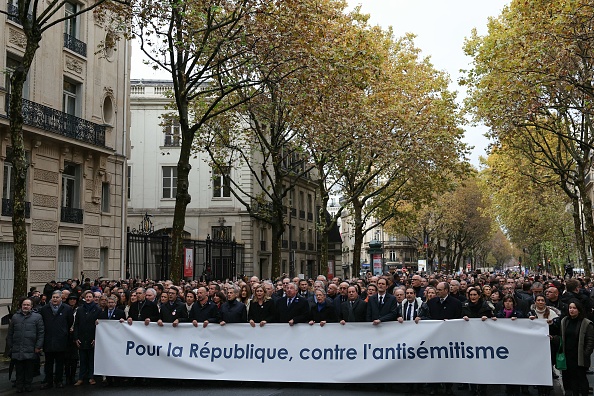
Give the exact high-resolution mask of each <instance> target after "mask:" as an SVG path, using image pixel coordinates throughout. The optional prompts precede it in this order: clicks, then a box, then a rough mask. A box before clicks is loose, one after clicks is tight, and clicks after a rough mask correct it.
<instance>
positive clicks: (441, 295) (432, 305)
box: [423, 282, 462, 395]
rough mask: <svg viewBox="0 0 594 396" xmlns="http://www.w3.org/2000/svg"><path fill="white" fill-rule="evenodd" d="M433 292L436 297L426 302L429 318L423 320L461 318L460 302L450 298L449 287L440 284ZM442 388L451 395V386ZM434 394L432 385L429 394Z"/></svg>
mask: <svg viewBox="0 0 594 396" xmlns="http://www.w3.org/2000/svg"><path fill="white" fill-rule="evenodd" d="M435 290H436V291H437V297H433V298H432V299H431V300H429V301H427V307H428V308H429V317H428V318H423V319H431V320H447V319H460V318H462V302H460V300H458V299H457V298H454V297H452V296H450V285H449V284H448V283H447V282H440V283H438V284H437V287H436V288H435ZM444 386H445V394H446V395H452V394H453V392H452V384H444ZM436 392H437V386H436V384H433V386H432V387H431V390H430V391H429V394H430V395H434V394H435V393H436Z"/></svg>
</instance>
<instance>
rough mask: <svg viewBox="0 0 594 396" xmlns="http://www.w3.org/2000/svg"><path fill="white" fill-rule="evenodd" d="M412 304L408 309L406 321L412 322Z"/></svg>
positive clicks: (409, 304)
mask: <svg viewBox="0 0 594 396" xmlns="http://www.w3.org/2000/svg"><path fill="white" fill-rule="evenodd" d="M411 308H412V304H411V303H408V308H407V309H406V320H412V318H411V317H410V316H411V312H412V309H411Z"/></svg>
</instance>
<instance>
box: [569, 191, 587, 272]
mask: <svg viewBox="0 0 594 396" xmlns="http://www.w3.org/2000/svg"><path fill="white" fill-rule="evenodd" d="M571 203H572V207H573V211H572V212H571V215H572V217H573V228H574V233H575V241H576V244H577V248H578V255H579V257H578V260H580V261H581V262H582V264H583V266H584V268H586V267H588V253H587V251H586V241H585V240H584V234H583V232H582V222H581V219H580V210H581V208H580V200H579V199H578V198H577V197H571Z"/></svg>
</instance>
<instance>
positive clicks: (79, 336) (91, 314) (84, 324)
mask: <svg viewBox="0 0 594 396" xmlns="http://www.w3.org/2000/svg"><path fill="white" fill-rule="evenodd" d="M100 312H101V309H100V308H99V306H98V305H97V304H95V303H90V304H86V303H85V304H83V305H82V306H80V307H78V309H77V310H76V319H75V321H74V340H75V341H77V340H78V341H80V346H79V349H93V346H94V345H93V341H95V321H96V320H97V318H98V317H99V313H100Z"/></svg>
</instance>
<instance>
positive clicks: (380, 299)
mask: <svg viewBox="0 0 594 396" xmlns="http://www.w3.org/2000/svg"><path fill="white" fill-rule="evenodd" d="M379 301H380V305H384V296H380V298H379Z"/></svg>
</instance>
